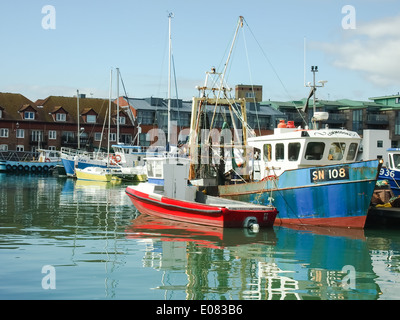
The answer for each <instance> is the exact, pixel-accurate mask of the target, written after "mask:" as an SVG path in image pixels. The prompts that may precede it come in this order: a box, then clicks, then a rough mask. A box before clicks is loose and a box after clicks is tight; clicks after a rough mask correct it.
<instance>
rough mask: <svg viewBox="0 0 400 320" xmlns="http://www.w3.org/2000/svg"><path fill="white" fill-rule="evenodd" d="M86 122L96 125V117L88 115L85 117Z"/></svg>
mask: <svg viewBox="0 0 400 320" xmlns="http://www.w3.org/2000/svg"><path fill="white" fill-rule="evenodd" d="M86 122H87V123H96V116H95V115H93V114H88V115H87V116H86Z"/></svg>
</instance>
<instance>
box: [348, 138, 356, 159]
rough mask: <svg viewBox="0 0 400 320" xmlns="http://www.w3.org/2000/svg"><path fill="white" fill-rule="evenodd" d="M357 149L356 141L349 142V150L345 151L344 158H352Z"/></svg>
mask: <svg viewBox="0 0 400 320" xmlns="http://www.w3.org/2000/svg"><path fill="white" fill-rule="evenodd" d="M357 149H358V143H355V142H353V143H350V147H349V152H348V153H347V157H346V160H354V158H355V156H356V154H357Z"/></svg>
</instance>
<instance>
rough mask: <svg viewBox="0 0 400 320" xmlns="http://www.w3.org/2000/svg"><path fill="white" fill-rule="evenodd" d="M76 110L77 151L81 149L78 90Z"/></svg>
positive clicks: (77, 91)
mask: <svg viewBox="0 0 400 320" xmlns="http://www.w3.org/2000/svg"><path fill="white" fill-rule="evenodd" d="M76 110H77V112H76V113H77V123H78V150H80V149H81V136H80V131H81V129H80V128H79V90H76Z"/></svg>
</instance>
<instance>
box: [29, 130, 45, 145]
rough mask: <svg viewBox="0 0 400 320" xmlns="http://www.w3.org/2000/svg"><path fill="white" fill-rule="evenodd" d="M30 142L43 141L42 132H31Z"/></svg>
mask: <svg viewBox="0 0 400 320" xmlns="http://www.w3.org/2000/svg"><path fill="white" fill-rule="evenodd" d="M31 141H32V142H39V141H43V134H42V131H40V130H32V134H31Z"/></svg>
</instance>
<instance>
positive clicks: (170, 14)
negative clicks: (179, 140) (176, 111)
mask: <svg viewBox="0 0 400 320" xmlns="http://www.w3.org/2000/svg"><path fill="white" fill-rule="evenodd" d="M173 17H174V14H173V13H172V12H170V13H169V14H168V20H169V21H168V25H169V28H168V29H169V58H168V133H167V151H169V144H170V142H171V59H172V39H171V19H172V18H173Z"/></svg>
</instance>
